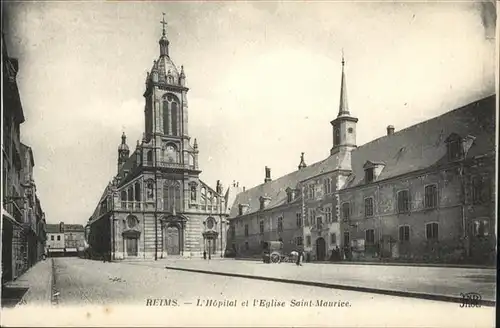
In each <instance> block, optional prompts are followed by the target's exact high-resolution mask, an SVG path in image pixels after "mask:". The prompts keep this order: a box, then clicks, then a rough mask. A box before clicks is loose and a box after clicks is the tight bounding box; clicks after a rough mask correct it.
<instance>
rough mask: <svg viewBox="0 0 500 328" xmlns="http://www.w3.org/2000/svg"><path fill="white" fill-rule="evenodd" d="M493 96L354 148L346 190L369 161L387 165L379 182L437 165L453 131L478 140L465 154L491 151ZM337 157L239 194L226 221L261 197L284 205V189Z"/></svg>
mask: <svg viewBox="0 0 500 328" xmlns="http://www.w3.org/2000/svg"><path fill="white" fill-rule="evenodd" d="M494 122H496V121H495V96H490V97H487V98H484V99H481V100H479V101H476V102H473V103H471V104H469V105H466V106H464V107H461V108H459V109H456V110H453V111H450V112H448V113H446V114H444V115H441V116H439V117H436V118H433V119H430V120H428V121H425V122H422V123H419V124H417V125H414V126H411V127H409V128H407V129H404V130H401V131H399V132H396V133H394V134H393V135H390V136H384V137H381V138H378V139H376V140H374V141H371V142H369V143H367V144H365V145H363V146H360V147H358V148H357V149H355V150H354V151H353V152H352V157H351V159H352V169H353V176H352V179H350V182H349V184H348V185H347V186H346V187H353V186H356V185H359V184H361V183H363V181H364V169H363V165H364V164H365V163H366V162H367V161H371V162H373V163H379V162H383V163H384V164H385V167H384V169H383V170H382V172H381V174H380V176H379V177H378V179H377V180H383V179H388V178H391V177H394V176H398V175H401V174H405V173H409V172H412V171H415V170H420V169H424V168H428V167H431V166H433V165H438V164H439V163H440V162H441V161H443V159H444V157H445V156H446V144H445V142H444V141H445V139H446V138H447V137H448V136H449V135H450V134H451V133H457V134H459V135H460V136H462V137H465V136H467V135H469V134H470V135H472V136H474V137H476V139H475V142H474V144H473V145H472V147H471V148H470V150H469V152H468V154H467V156H468V157H471V156H476V155H479V154H484V153H486V152H489V151H492V150H494V149H495V125H494ZM337 156H338V155H333V156H330V157H328V158H327V159H325V160H323V161H320V162H317V163H315V164H312V165H310V166H307V167H306V168H303V169H301V170H297V171H295V172H292V173H290V174H287V175H285V176H282V177H280V178H278V179H276V180H273V181H270V182H267V183H263V184H260V185H258V186H256V187H254V188H251V189H248V190H246V191H245V192H242V193H239V194H238V195H237V196H236V199H235V200H234V203H233V204H232V207H231V212H230V218H234V217H236V216H238V204H248V205H249V208H248V210H247V211H246V213H253V212H256V211H258V210H259V209H260V201H259V198H260V197H261V196H269V197H270V198H271V201H270V203H269V204H268V206H267V208H273V207H276V206H279V205H282V204H283V203H285V202H286V201H287V194H286V189H287V188H288V187H290V188H295V187H296V186H297V184H298V183H299V182H301V181H304V180H307V179H310V178H312V177H315V176H318V175H320V174H322V173H326V172H329V171H333V170H335V169H337V168H339V165H340V164H341V163H339V160H338V157H337Z"/></svg>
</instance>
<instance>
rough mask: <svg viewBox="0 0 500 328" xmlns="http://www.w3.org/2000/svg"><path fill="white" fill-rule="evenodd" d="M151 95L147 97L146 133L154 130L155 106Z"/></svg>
mask: <svg viewBox="0 0 500 328" xmlns="http://www.w3.org/2000/svg"><path fill="white" fill-rule="evenodd" d="M152 107H153V106H152V98H151V95H149V96H147V97H146V134H150V133H152V132H153V124H152V123H153V117H152V116H153V115H152V114H153V108H152Z"/></svg>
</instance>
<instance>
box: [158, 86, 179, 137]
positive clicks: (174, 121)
mask: <svg viewBox="0 0 500 328" xmlns="http://www.w3.org/2000/svg"><path fill="white" fill-rule="evenodd" d="M162 106H163V109H162V111H163V133H165V134H169V135H173V136H176V135H178V134H179V131H178V130H179V128H178V125H179V124H178V123H179V122H178V117H179V112H178V111H179V100H178V99H177V97H175V96H174V95H172V94H169V95H167V97H166V98H164V99H163V105H162Z"/></svg>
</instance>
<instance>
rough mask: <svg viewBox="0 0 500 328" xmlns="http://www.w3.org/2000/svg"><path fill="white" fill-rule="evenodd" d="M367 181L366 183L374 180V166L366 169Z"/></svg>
mask: <svg viewBox="0 0 500 328" xmlns="http://www.w3.org/2000/svg"><path fill="white" fill-rule="evenodd" d="M365 181H366V183H370V182H373V167H371V168H368V169H366V170H365Z"/></svg>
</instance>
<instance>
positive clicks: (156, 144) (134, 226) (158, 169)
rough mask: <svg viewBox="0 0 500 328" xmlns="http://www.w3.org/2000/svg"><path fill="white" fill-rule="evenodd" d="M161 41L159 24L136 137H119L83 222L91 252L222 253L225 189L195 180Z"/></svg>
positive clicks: (178, 82) (184, 120)
mask: <svg viewBox="0 0 500 328" xmlns="http://www.w3.org/2000/svg"><path fill="white" fill-rule="evenodd" d="M163 23H164V22H163ZM169 44H170V42H169V40H168V39H167V36H166V31H165V23H164V25H163V34H162V36H161V38H160V40H159V48H160V49H159V50H160V54H159V57H158V59H157V60H155V61H154V62H153V65H152V68H151V71H150V72H149V73H148V75H147V78H146V88H145V91H144V94H143V96H144V101H145V107H144V108H145V109H144V117H145V131H144V135H143V139H142V141H141V142H139V141H137V145H136V146H135V149H134V150H131V149H130V147H129V145H128V144H127V140H126V135H125V133H124V134H123V135H122V141H121V144H120V145H119V147H118V160H117V174H116V176H115V177H114V178H113V179H112V181H111V182H110V183H109V185H108V186H107V187H106V188H105V190H104V192H103V194H102V196H101V198H100V200H99V203H98V206H97V207H96V209H95V211H94V213H93V215H92V217H91V218H90V219H89V222H88V224H87V227H86V235H87V236H86V239H87V241H88V243H89V246H90V251H91V252H92V253H93V254H95V255H96V256H108V257H109V258H110V259H111V260H120V259H129V258H155V259H158V258H165V257H169V256H183V257H191V256H202V255H203V253H204V252H206V253H207V254H208V255H209V256H211V255H212V254H216V255H217V256H219V255H220V256H222V255H223V252H224V250H225V248H226V245H225V243H226V235H227V234H226V230H227V220H226V218H227V216H228V212H227V211H228V208H227V204H228V198H229V197H230V188H228V189H227V190H226V192H224V191H223V188H222V185H221V183H220V181H217V183H216V187H215V188H211V187H210V186H209V185H208V184H206V183H204V182H203V181H202V180H200V177H199V176H200V173H201V170H200V168H199V166H198V153H199V150H198V144H197V140H196V139H194V140H193V141H191V137H190V135H189V132H188V102H187V93H188V90H189V89H188V88H187V86H186V75H185V73H184V68H183V66H181V67H180V69H179V68H178V67H177V66H176V65H175V64H174V62H173V60H172V58H171V57H170V53H169Z"/></svg>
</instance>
